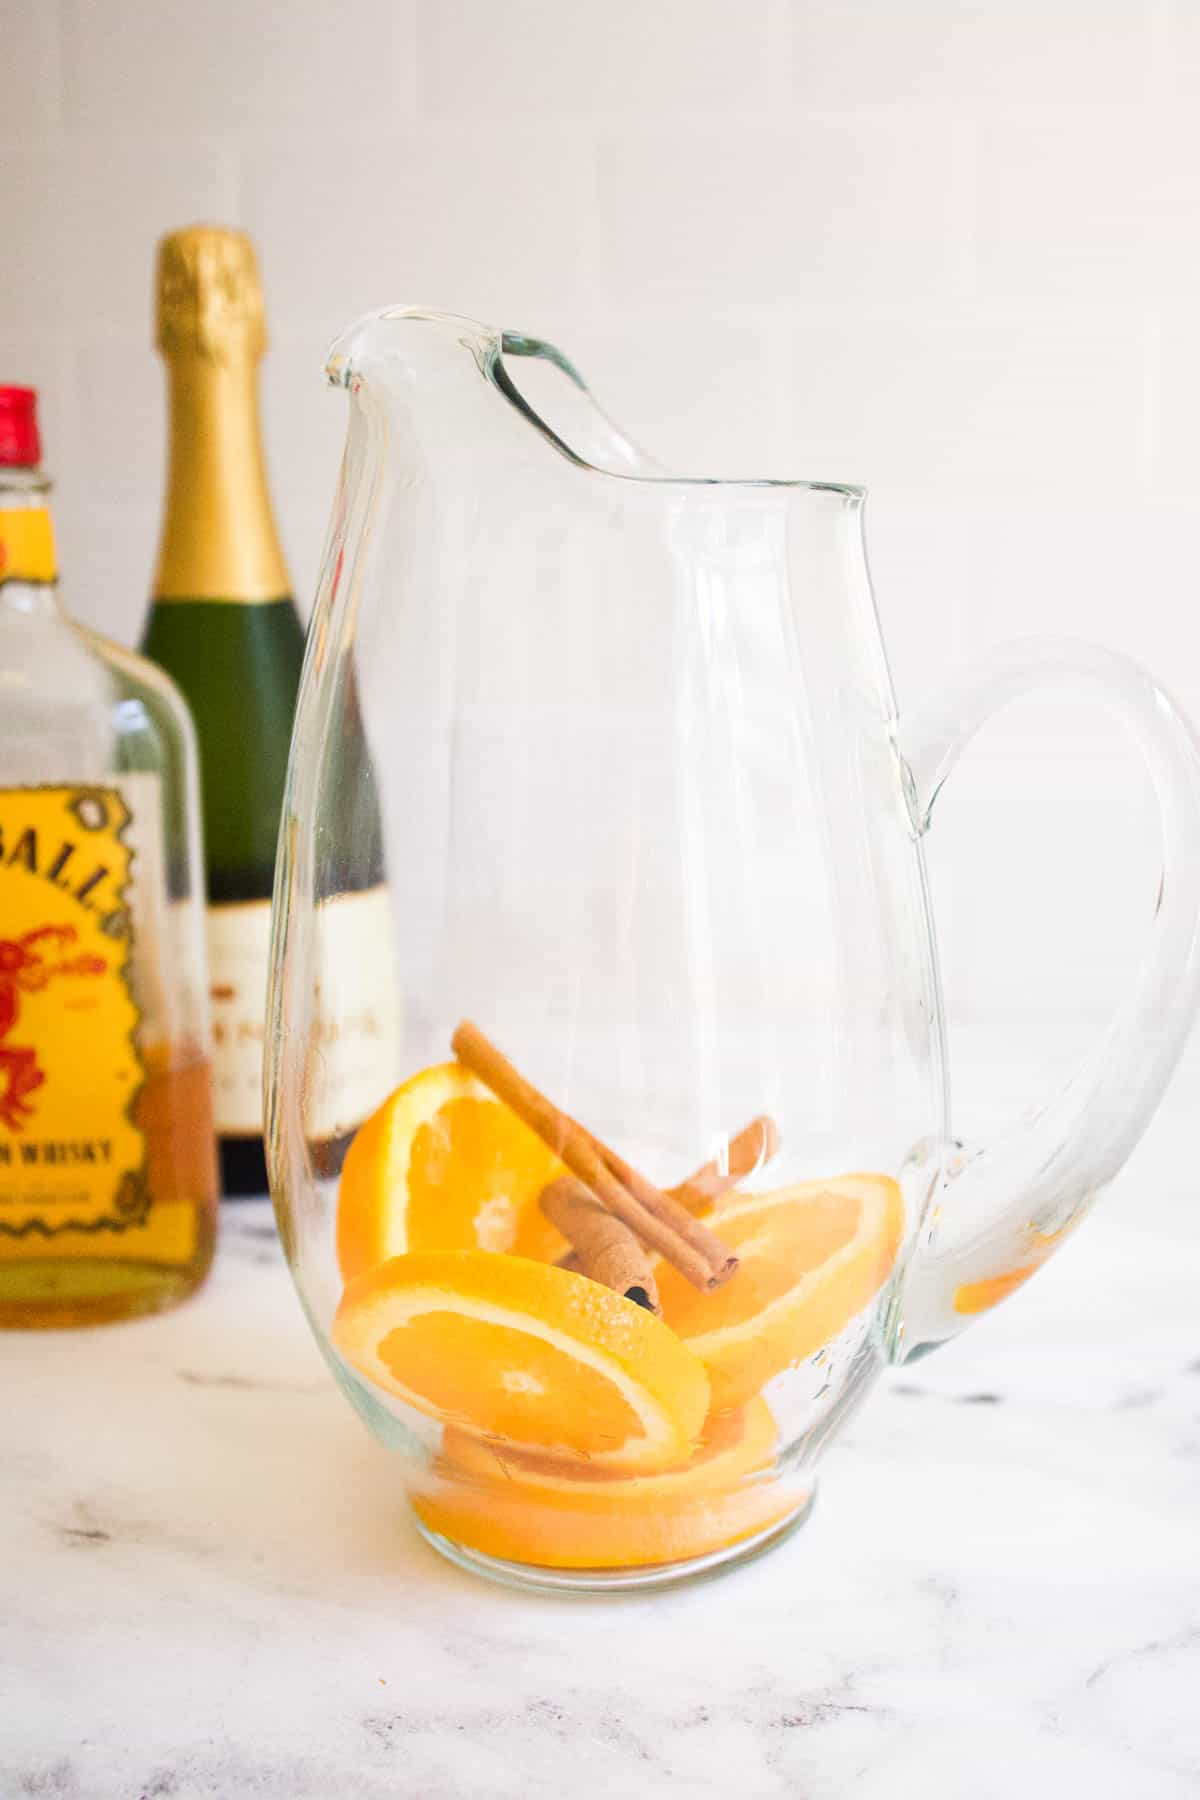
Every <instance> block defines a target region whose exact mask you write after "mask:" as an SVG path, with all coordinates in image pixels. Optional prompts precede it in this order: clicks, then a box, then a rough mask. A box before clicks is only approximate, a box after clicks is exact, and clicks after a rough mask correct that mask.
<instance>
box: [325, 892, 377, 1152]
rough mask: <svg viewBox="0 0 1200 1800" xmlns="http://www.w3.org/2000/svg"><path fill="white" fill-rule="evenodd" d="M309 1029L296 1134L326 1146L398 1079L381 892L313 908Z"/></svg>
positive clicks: (344, 897)
mask: <svg viewBox="0 0 1200 1800" xmlns="http://www.w3.org/2000/svg"><path fill="white" fill-rule="evenodd" d="M312 960H313V974H314V982H315V989H316V992H315V1002H316V1022H315V1025H314V1028H313V1030H312V1031H311V1033H310V1035H309V1041H308V1055H307V1062H306V1066H305V1071H304V1135H305V1137H306V1138H308V1140H309V1141H310V1143H313V1142H315V1143H319V1144H320V1143H332V1142H333V1141H334V1140H336V1139H338V1138H342V1137H344V1136H345V1135H346V1133H347V1132H349V1131H352V1130H353V1129H354V1128H355V1126H357V1125H361V1124H362V1121H363V1120H364V1119H365V1118H367V1116H368V1115H369V1114H370V1113H373V1112H374V1111H375V1108H376V1107H377V1106H379V1105H381V1104H382V1102H383V1101H384V1100H386V1099H387V1097H388V1095H389V1094H390V1093H391V1091H392V1089H393V1088H394V1087H395V1085H396V1082H397V1081H398V1079H399V1076H398V1074H397V1070H398V1067H399V1062H400V1014H399V1008H398V1006H397V1002H396V962H395V950H394V938H393V934H392V906H391V895H390V893H389V892H388V889H387V887H386V885H384V884H382V883H381V884H380V886H379V887H374V888H367V889H365V890H364V891H362V892H361V893H357V894H338V895H337V896H336V897H335V898H333V899H330V900H323V901H322V902H321V904H320V905H319V906H318V907H317V910H316V918H315V931H314V936H313V959H312Z"/></svg>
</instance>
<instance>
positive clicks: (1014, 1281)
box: [954, 1206, 1087, 1318]
mask: <svg viewBox="0 0 1200 1800" xmlns="http://www.w3.org/2000/svg"><path fill="white" fill-rule="evenodd" d="M1086 1210H1087V1209H1086V1207H1083V1206H1081V1207H1080V1208H1079V1209H1078V1211H1077V1212H1075V1213H1074V1214H1072V1216H1071V1217H1070V1218H1069V1219H1068V1220H1067V1222H1066V1224H1065V1225H1060V1226H1059V1227H1058V1230H1057V1231H1039V1230H1038V1229H1037V1227H1036V1226H1035V1225H1032V1224H1031V1225H1029V1226H1028V1228H1027V1230H1028V1238H1029V1260H1028V1261H1027V1262H1025V1263H1022V1264H1021V1265H1020V1267H1019V1268H1015V1269H1006V1270H1004V1272H1003V1273H1002V1274H1000V1275H989V1276H987V1277H986V1278H985V1279H984V1280H983V1281H967V1282H964V1283H963V1285H962V1286H961V1287H958V1288H956V1289H955V1290H954V1310H955V1312H956V1313H962V1314H963V1315H964V1316H966V1317H968V1318H970V1317H973V1316H974V1315H975V1314H976V1313H981V1312H988V1311H990V1309H991V1308H992V1307H993V1306H999V1304H1000V1302H1001V1300H1007V1299H1008V1296H1009V1295H1010V1294H1015V1293H1016V1291H1017V1289H1018V1288H1019V1287H1024V1285H1025V1283H1026V1282H1027V1281H1028V1280H1029V1277H1030V1276H1031V1275H1036V1274H1037V1272H1038V1270H1039V1269H1040V1268H1041V1266H1042V1264H1043V1263H1045V1262H1048V1261H1049V1260H1050V1258H1051V1257H1052V1256H1053V1254H1054V1252H1055V1251H1056V1250H1057V1249H1058V1246H1059V1245H1060V1244H1061V1243H1062V1241H1063V1239H1064V1238H1067V1237H1070V1235H1071V1233H1072V1232H1073V1231H1074V1229H1075V1227H1076V1226H1077V1225H1078V1224H1080V1223H1081V1221H1082V1219H1083V1217H1084V1215H1085V1212H1086Z"/></svg>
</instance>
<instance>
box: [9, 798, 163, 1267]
mask: <svg viewBox="0 0 1200 1800" xmlns="http://www.w3.org/2000/svg"><path fill="white" fill-rule="evenodd" d="M128 823H129V812H128V810H127V809H126V807H125V804H124V802H123V800H122V799H121V796H120V795H119V794H118V793H117V791H116V790H115V789H113V788H77V787H26V788H0V1233H9V1234H18V1235H21V1236H25V1237H27V1238H33V1237H35V1236H42V1237H52V1236H54V1235H55V1234H56V1233H58V1232H60V1231H67V1230H71V1229H75V1230H85V1231H91V1232H95V1231H101V1230H117V1231H120V1230H124V1229H126V1228H128V1227H131V1226H139V1225H141V1224H142V1223H143V1222H144V1220H145V1217H146V1213H147V1209H148V1207H149V1190H148V1186H147V1181H146V1140H145V1134H144V1133H143V1132H142V1131H141V1130H140V1129H139V1128H138V1126H137V1125H135V1124H134V1122H133V1114H134V1107H135V1104H136V1102H137V1098H138V1094H139V1091H140V1089H141V1087H142V1083H143V1081H144V1079H145V1070H144V1067H143V1063H142V1059H141V1056H140V1054H139V1052H138V1050H137V1048H136V1046H135V1042H134V1032H135V1030H136V1028H137V1025H138V1009H137V1007H136V1005H135V1004H134V1000H133V997H132V995H131V993H130V988H129V980H128V961H129V948H130V929H129V914H128V911H127V910H126V899H125V890H126V884H127V882H128V880H129V863H130V850H129V846H128V844H127V843H125V841H124V837H123V834H124V831H125V828H126V826H127V825H128Z"/></svg>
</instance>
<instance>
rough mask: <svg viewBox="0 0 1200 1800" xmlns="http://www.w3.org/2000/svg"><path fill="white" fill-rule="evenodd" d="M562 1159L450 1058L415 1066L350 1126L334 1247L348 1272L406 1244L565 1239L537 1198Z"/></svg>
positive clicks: (505, 1244) (521, 1246) (458, 1245)
mask: <svg viewBox="0 0 1200 1800" xmlns="http://www.w3.org/2000/svg"><path fill="white" fill-rule="evenodd" d="M562 1173H563V1166H562V1164H561V1163H560V1162H559V1160H558V1158H557V1157H556V1156H555V1155H554V1154H553V1152H552V1151H550V1150H548V1149H547V1147H546V1145H545V1144H543V1142H542V1140H541V1139H540V1138H539V1137H538V1136H537V1135H536V1133H534V1132H532V1131H530V1129H529V1127H528V1126H527V1125H525V1124H523V1123H522V1122H521V1120H520V1119H518V1118H517V1116H516V1114H515V1113H514V1112H510V1111H509V1109H508V1107H507V1106H505V1105H504V1103H503V1101H500V1100H497V1099H496V1097H495V1095H494V1094H492V1093H490V1092H489V1090H488V1089H487V1088H485V1087H484V1086H483V1084H482V1082H480V1081H477V1080H476V1079H475V1077H474V1076H473V1075H471V1074H469V1073H468V1071H467V1070H466V1069H464V1068H462V1067H461V1065H460V1064H458V1063H439V1064H438V1065H437V1066H436V1067H435V1068H432V1069H423V1070H422V1071H421V1073H420V1074H419V1075H414V1076H412V1077H411V1079H410V1080H408V1081H406V1082H405V1083H404V1085H403V1086H402V1087H399V1088H397V1089H396V1092H395V1093H394V1094H393V1095H392V1096H391V1097H390V1099H387V1100H385V1101H384V1103H383V1105H382V1106H381V1107H379V1108H378V1110H377V1111H376V1112H374V1113H372V1115H371V1117H370V1118H369V1119H367V1120H366V1121H365V1122H364V1124H362V1125H361V1126H360V1127H359V1129H358V1131H357V1132H356V1133H355V1136H354V1141H353V1143H352V1144H351V1145H350V1148H349V1150H348V1151H347V1153H346V1160H345V1163H344V1164H343V1166H342V1176H341V1183H340V1186H339V1189H338V1213H337V1253H338V1262H339V1264H340V1266H341V1271H342V1278H343V1280H345V1281H352V1280H353V1279H354V1277H355V1276H356V1275H361V1274H363V1273H364V1271H365V1270H367V1269H372V1268H374V1267H375V1266H376V1264H377V1263H381V1262H385V1261H386V1260H387V1258H388V1257H389V1256H401V1255H403V1254H404V1253H405V1252H406V1251H408V1250H508V1251H513V1252H515V1253H516V1254H517V1255H520V1256H532V1257H534V1258H536V1259H540V1260H544V1261H547V1262H552V1261H556V1260H557V1259H558V1257H559V1256H561V1255H563V1254H565V1252H566V1251H567V1250H568V1249H569V1248H570V1246H569V1245H568V1244H567V1241H566V1239H565V1238H564V1237H562V1236H561V1235H560V1233H559V1232H557V1231H556V1230H555V1229H554V1227H553V1225H551V1224H550V1221H549V1220H548V1219H546V1218H545V1217H543V1215H542V1212H541V1210H540V1208H539V1207H538V1204H537V1197H538V1195H539V1194H540V1193H541V1191H542V1189H543V1188H544V1187H545V1186H546V1184H547V1183H548V1182H551V1181H553V1180H555V1179H556V1177H557V1176H559V1175H561V1174H562Z"/></svg>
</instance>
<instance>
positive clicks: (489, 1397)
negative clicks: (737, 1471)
mask: <svg viewBox="0 0 1200 1800" xmlns="http://www.w3.org/2000/svg"><path fill="white" fill-rule="evenodd" d="M333 1341H334V1343H335V1344H336V1345H337V1347H338V1349H339V1350H340V1351H341V1353H342V1355H343V1356H344V1357H345V1358H346V1360H347V1361H348V1362H349V1363H351V1364H353V1366H354V1367H355V1368H356V1369H358V1370H359V1371H360V1372H361V1373H362V1374H364V1375H366V1376H367V1377H368V1378H369V1379H370V1380H371V1381H373V1382H375V1383H376V1384H377V1386H379V1387H381V1388H384V1389H386V1390H387V1392H388V1393H391V1394H395V1395H396V1396H398V1398H400V1399H401V1400H405V1401H407V1402H408V1404H409V1405H410V1406H415V1407H417V1408H418V1409H419V1410H420V1411H421V1412H425V1413H429V1414H431V1415H432V1416H433V1417H434V1418H436V1419H441V1420H442V1421H443V1422H445V1423H448V1424H454V1425H459V1426H461V1427H463V1428H464V1429H465V1430H468V1431H473V1432H478V1433H481V1434H483V1435H484V1436H487V1437H493V1438H500V1439H504V1440H506V1441H507V1442H509V1443H513V1444H518V1445H523V1446H525V1447H526V1448H528V1449H533V1450H540V1451H543V1452H545V1451H548V1452H551V1453H554V1454H558V1455H567V1456H577V1457H589V1458H595V1459H596V1460H597V1461H603V1462H605V1463H607V1464H609V1465H611V1466H614V1467H620V1468H624V1469H628V1470H637V1469H655V1468H667V1467H670V1466H671V1465H673V1464H676V1463H679V1462H682V1461H683V1459H684V1458H685V1457H686V1456H688V1455H689V1454H690V1451H691V1446H692V1443H693V1441H694V1440H695V1438H696V1436H697V1434H698V1432H699V1430H700V1427H701V1426H702V1424H703V1422H704V1418H705V1415H706V1413H707V1411H708V1399H709V1389H708V1378H707V1376H706V1375H705V1373H704V1370H703V1368H702V1366H701V1365H700V1363H699V1362H698V1361H697V1360H696V1358H695V1357H694V1356H693V1355H692V1353H691V1351H690V1350H687V1349H685V1348H684V1346H683V1345H682V1344H681V1343H680V1342H679V1339H678V1338H677V1337H676V1336H675V1334H674V1332H672V1331H670V1330H668V1328H667V1326H665V1325H664V1324H663V1322H662V1320H661V1319H656V1318H655V1317H654V1315H653V1313H649V1312H646V1311H645V1309H644V1308H642V1307H640V1306H635V1305H634V1304H633V1302H632V1301H631V1300H626V1299H624V1298H623V1296H622V1295H620V1294H614V1293H612V1292H610V1290H609V1289H608V1288H603V1287H600V1286H599V1284H598V1283H596V1282H594V1281H589V1280H588V1278H587V1277H586V1276H585V1275H577V1274H575V1273H573V1272H572V1271H571V1270H569V1269H559V1268H555V1267H554V1265H553V1264H547V1263H538V1262H531V1261H529V1260H527V1259H526V1258H524V1257H519V1256H501V1255H495V1254H492V1253H489V1252H487V1251H482V1250H458V1251H442V1252H438V1251H431V1252H427V1253H417V1252H414V1253H412V1254H410V1255H407V1256H396V1257H393V1258H392V1259H391V1260H390V1261H389V1262H385V1263H382V1264H380V1265H379V1267H378V1268H375V1269H372V1270H369V1271H368V1273H367V1274H365V1275H360V1276H358V1277H357V1279H356V1280H354V1281H352V1282H351V1283H350V1284H349V1286H348V1287H347V1289H346V1291H345V1293H344V1294H343V1295H342V1300H341V1304H340V1306H339V1307H338V1310H337V1313H336V1314H335V1316H334V1321H333Z"/></svg>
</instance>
